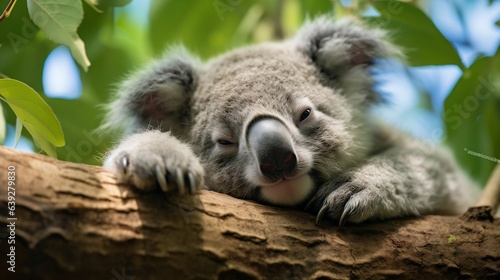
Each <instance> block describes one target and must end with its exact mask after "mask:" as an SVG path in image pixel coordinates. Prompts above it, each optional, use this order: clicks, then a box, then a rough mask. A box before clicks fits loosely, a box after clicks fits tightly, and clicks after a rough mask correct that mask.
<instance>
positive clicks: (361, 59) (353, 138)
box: [115, 18, 398, 205]
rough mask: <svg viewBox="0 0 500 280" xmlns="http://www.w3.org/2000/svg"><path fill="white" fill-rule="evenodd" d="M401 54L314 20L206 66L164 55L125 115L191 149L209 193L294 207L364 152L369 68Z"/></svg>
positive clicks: (372, 34) (344, 27)
mask: <svg viewBox="0 0 500 280" xmlns="http://www.w3.org/2000/svg"><path fill="white" fill-rule="evenodd" d="M397 53H398V52H397V50H396V49H394V48H393V47H392V46H391V45H390V44H388V43H387V42H386V41H385V39H384V33H383V32H382V31H380V30H367V29H364V28H362V27H360V26H357V25H353V24H352V23H350V22H338V23H333V22H331V21H330V20H328V19H326V18H318V19H316V20H314V21H312V22H309V23H307V24H306V25H305V26H304V27H303V28H302V29H301V30H300V31H299V32H298V34H297V35H296V37H295V38H294V39H292V40H289V41H285V42H278V43H266V44H260V45H256V46H250V47H246V48H242V49H237V50H235V51H232V52H230V53H227V54H224V55H222V56H220V57H216V58H214V59H212V60H210V61H208V62H207V63H205V64H201V63H200V62H199V61H198V60H196V59H193V58H191V57H190V56H189V55H187V54H186V53H183V54H182V55H178V54H177V55H176V54H170V55H169V56H168V58H165V59H164V60H162V61H159V62H156V63H155V64H153V65H152V66H150V67H149V68H148V70H144V71H143V73H142V74H140V75H137V76H136V77H137V78H135V79H133V80H132V81H129V82H128V83H130V84H129V85H127V88H131V87H132V88H135V89H136V90H139V89H140V91H141V94H140V95H136V99H137V100H129V101H126V102H125V103H123V104H122V105H123V106H122V107H123V108H129V107H133V106H135V107H134V108H129V111H128V112H125V113H122V115H123V116H130V115H133V116H134V117H135V118H134V120H135V121H136V122H137V123H138V124H139V125H142V126H146V125H155V126H158V127H159V128H161V129H165V130H170V131H172V132H173V134H174V135H176V136H177V137H179V138H181V139H184V140H186V141H189V142H190V143H191V145H192V147H193V149H194V151H195V153H196V154H197V155H198V156H199V157H200V159H201V161H202V164H203V166H204V167H205V173H206V174H207V176H206V178H205V182H206V184H207V186H208V187H209V188H210V189H213V190H216V191H219V192H224V193H228V194H231V195H233V196H236V197H242V198H253V199H259V200H263V201H267V202H271V203H274V204H279V205H296V204H299V203H301V202H303V201H304V200H306V199H307V198H308V197H309V196H310V195H312V194H313V193H314V191H315V190H316V189H317V188H318V187H319V186H320V185H321V183H322V182H324V181H325V180H332V179H335V177H336V176H339V175H340V174H341V173H342V171H343V170H345V169H346V168H348V167H349V166H351V165H353V164H355V163H356V162H357V161H359V160H361V159H362V158H363V157H364V156H365V155H366V153H368V152H369V146H370V137H369V134H370V131H369V129H368V128H367V126H366V123H367V120H366V115H365V111H366V109H367V106H369V105H370V104H371V103H373V102H376V100H377V98H376V95H375V94H374V93H373V92H372V90H371V86H372V83H373V82H372V79H371V76H370V70H369V68H370V66H372V65H373V60H374V59H375V58H379V57H387V56H390V55H394V54H397ZM152 76H154V77H156V78H155V79H153V80H152V79H151V77H152ZM127 102H128V103H127ZM130 104H135V105H133V106H132V105H130ZM115 106H116V105H115ZM122 111H123V110H122ZM131 112H134V113H131Z"/></svg>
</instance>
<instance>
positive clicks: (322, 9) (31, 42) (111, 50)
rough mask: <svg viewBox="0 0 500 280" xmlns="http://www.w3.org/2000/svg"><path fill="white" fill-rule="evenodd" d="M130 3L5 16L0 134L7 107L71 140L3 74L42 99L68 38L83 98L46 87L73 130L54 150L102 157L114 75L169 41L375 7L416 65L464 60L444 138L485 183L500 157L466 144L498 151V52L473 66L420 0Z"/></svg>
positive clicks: (277, 29)
mask: <svg viewBox="0 0 500 280" xmlns="http://www.w3.org/2000/svg"><path fill="white" fill-rule="evenodd" d="M136 1H138V0H136ZM130 2H131V0H114V1H111V0H108V1H106V0H86V1H84V2H82V1H78V0H73V1H69V0H26V1H17V4H16V5H15V7H14V9H13V10H12V13H11V14H10V17H8V18H6V19H4V20H3V21H1V22H0V40H1V42H0V43H1V44H2V45H1V47H0V61H1V64H0V73H2V74H4V75H7V76H8V77H10V78H12V79H10V80H0V95H1V96H3V101H6V102H7V104H8V105H9V106H3V107H0V110H1V109H3V114H0V140H1V138H2V134H4V131H5V126H4V123H5V121H4V120H3V118H2V117H1V116H2V115H4V116H5V120H6V122H7V123H8V124H11V125H15V123H16V116H17V118H19V119H20V120H21V121H22V122H23V125H24V126H25V127H26V128H27V131H23V135H24V136H26V137H30V138H31V137H32V138H33V139H35V141H36V142H37V143H38V144H39V146H41V147H42V149H43V150H44V151H45V152H46V153H49V154H50V153H51V152H50V150H51V149H50V148H48V147H47V143H51V145H55V146H60V145H61V144H62V143H64V142H61V141H62V139H61V138H59V137H60V136H62V133H61V134H59V132H60V131H59V130H60V128H59V127H58V126H57V125H56V123H55V122H54V121H53V120H52V121H50V122H49V121H48V120H45V118H52V117H51V116H52V113H51V112H50V113H49V111H46V112H47V113H46V116H45V115H44V114H40V113H41V111H40V112H36V111H33V110H32V109H30V108H28V107H22V106H21V107H22V109H23V112H24V113H25V114H26V113H28V112H29V113H30V114H29V115H30V116H31V117H33V118H36V119H37V121H27V119H26V115H25V116H24V117H23V116H22V114H21V115H20V111H19V109H15V108H11V107H12V104H11V103H9V98H7V97H6V95H7V94H6V92H5V91H4V90H3V88H2V85H4V83H6V82H8V83H16V84H17V85H19V86H21V87H22V88H24V89H23V90H20V91H15V92H14V93H12V92H11V95H9V96H11V97H12V96H17V97H21V96H22V97H23V98H34V99H33V100H35V99H36V97H35V96H34V95H33V94H31V93H32V92H31V89H30V90H28V88H29V87H27V86H26V85H30V87H31V88H32V89H33V90H34V91H36V92H40V93H43V92H44V88H43V86H42V79H41V78H42V71H43V68H44V63H45V59H46V58H47V56H48V54H49V53H50V52H51V51H52V50H53V49H54V48H55V47H56V46H57V44H63V45H66V46H68V48H69V49H70V50H71V53H72V55H73V57H74V59H75V61H76V62H78V64H79V65H80V67H81V69H82V70H83V71H80V79H81V81H82V84H83V92H82V95H81V97H80V98H79V99H76V100H67V99H61V98H49V97H47V96H45V95H44V94H42V95H41V96H42V98H43V99H44V100H45V102H46V103H47V104H48V105H49V106H50V107H51V108H52V110H53V111H54V113H55V115H56V116H58V117H59V119H60V122H61V126H62V131H64V135H65V138H66V146H64V147H60V148H58V149H57V155H58V157H59V158H61V159H63V160H70V161H77V162H85V163H91V164H98V163H99V158H98V156H99V155H100V154H102V153H103V152H105V151H106V150H107V149H109V147H110V145H111V143H112V142H111V141H112V139H113V138H114V137H113V136H112V135H107V134H104V133H100V134H95V133H93V132H92V131H93V130H94V129H95V128H96V127H97V126H98V125H99V123H100V120H101V118H102V116H103V114H102V113H103V112H102V111H101V110H100V109H99V106H100V105H102V104H103V103H105V102H106V101H107V100H108V99H109V93H110V92H112V91H113V87H114V84H115V83H117V82H119V81H120V80H121V78H122V77H123V76H124V75H125V74H127V73H128V72H130V71H132V70H134V69H136V68H138V67H140V66H141V65H143V64H144V63H146V62H147V61H149V60H150V59H151V58H153V57H155V56H159V55H160V54H161V53H162V52H163V50H164V48H165V46H168V45H172V44H177V43H183V44H185V45H186V46H187V47H188V48H189V49H191V50H192V51H193V52H195V53H198V54H200V56H201V57H202V58H207V57H209V56H212V55H215V54H218V53H222V52H224V51H226V50H228V49H231V48H234V47H238V46H241V45H245V44H249V43H254V42H260V41H267V40H273V39H281V38H286V37H288V36H291V35H292V34H293V32H294V31H295V30H296V29H297V28H298V27H299V26H300V25H301V24H302V23H303V22H304V20H306V18H307V16H310V17H313V16H314V15H317V14H323V13H331V14H332V15H334V16H335V17H340V16H355V17H360V16H359V15H361V14H362V12H363V11H365V10H366V9H367V8H368V7H370V6H372V7H375V8H376V9H377V10H378V11H379V12H380V15H379V16H377V17H367V18H364V20H365V21H368V22H369V23H370V24H372V25H378V26H380V27H382V28H385V29H388V30H389V31H390V33H391V35H392V38H393V39H394V41H395V43H397V44H398V45H400V46H402V47H403V49H404V50H405V52H406V54H407V57H408V60H407V63H408V64H409V65H410V66H426V65H449V64H454V65H457V66H458V67H460V69H462V71H463V75H462V77H461V78H460V79H459V81H458V82H457V83H456V85H455V87H454V89H453V90H452V92H451V94H450V95H449V97H448V99H447V100H446V102H445V106H444V110H443V112H444V114H443V121H444V123H445V126H446V132H447V135H446V138H445V139H446V140H447V142H448V143H449V144H450V145H451V147H452V149H453V150H454V151H455V153H456V155H457V157H458V159H459V160H460V162H461V164H462V165H463V166H464V167H465V168H466V169H467V170H468V171H469V172H470V173H471V174H472V175H473V176H475V177H476V178H477V179H478V180H480V181H481V182H484V181H485V180H486V178H487V176H488V174H489V173H490V172H491V170H492V168H493V167H494V165H495V162H493V161H488V160H485V159H483V158H479V157H473V156H470V155H469V154H468V153H464V149H469V150H471V151H475V152H480V153H482V154H485V155H488V156H490V157H494V158H497V159H500V147H499V146H498V143H500V129H498V124H497V122H498V120H500V113H499V112H500V95H499V92H500V88H499V87H500V85H499V84H498V83H495V81H498V80H500V77H499V76H500V52H497V54H496V55H495V56H493V57H481V58H478V59H477V60H476V61H475V62H474V63H473V64H472V65H471V66H470V67H468V68H467V67H466V66H465V65H464V63H463V62H462V60H461V59H460V56H459V55H458V53H457V50H456V49H455V47H454V46H453V45H452V44H451V43H450V42H449V41H448V40H447V39H446V38H445V37H444V36H443V35H442V34H441V32H440V31H439V30H438V29H437V28H436V26H435V25H434V23H433V22H432V21H431V20H430V19H429V18H428V17H427V15H426V14H425V13H424V12H423V11H422V10H421V9H420V8H419V7H418V6H416V5H414V4H410V3H406V2H399V1H369V0H358V1H351V2H352V4H351V6H342V5H341V4H340V1H338V0H333V1H328V0H322V1H319V0H317V1H307V0H296V1H294V0H289V1H284V0H283V1H282V0H273V1H264V0H262V1H242V0H215V1H173V0H170V1H162V0H152V3H151V7H150V10H149V15H148V21H147V23H146V25H141V24H139V23H138V22H137V20H136V19H135V18H134V17H132V16H131V15H130V13H124V12H122V10H123V9H120V8H117V7H121V6H125V7H127V5H129V4H130ZM413 2H417V1H413ZM90 63H92V65H91V66H90ZM19 81H22V82H23V83H21V82H19ZM24 83H25V84H24ZM23 91H24V92H26V91H29V92H30V94H26V93H23ZM12 94H13V95H12ZM37 96H38V95H37ZM40 104H41V103H40ZM460 108H462V109H460ZM44 110H45V109H44ZM0 113H2V111H0ZM34 131H35V132H34ZM28 132H29V133H28ZM54 135H57V137H56V136H54ZM52 137H56V138H52Z"/></svg>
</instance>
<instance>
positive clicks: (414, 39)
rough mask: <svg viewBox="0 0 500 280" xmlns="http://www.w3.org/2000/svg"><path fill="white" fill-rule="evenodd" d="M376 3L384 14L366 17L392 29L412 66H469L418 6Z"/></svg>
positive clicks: (374, 3) (387, 28)
mask: <svg viewBox="0 0 500 280" xmlns="http://www.w3.org/2000/svg"><path fill="white" fill-rule="evenodd" d="M373 6H375V8H377V10H378V11H379V12H380V13H381V16H379V17H375V18H373V17H371V18H366V20H367V21H368V22H369V23H370V24H373V25H378V26H379V27H381V28H383V29H386V30H389V32H390V34H391V35H392V36H391V37H392V39H393V41H394V43H396V44H397V45H399V46H401V47H403V51H404V52H405V53H406V55H407V57H408V63H409V64H410V65H412V66H424V65H447V64H455V65H458V66H459V67H460V68H462V69H465V66H464V65H463V63H462V60H461V59H460V56H459V55H458V53H457V51H456V50H455V48H454V47H453V45H452V44H451V43H450V42H449V41H448V40H447V39H446V38H445V37H444V36H443V34H442V33H441V32H440V31H439V30H438V29H437V27H436V26H435V25H434V23H433V22H432V20H431V19H430V18H429V17H428V16H427V15H426V14H425V13H424V12H423V11H422V10H420V9H419V8H418V7H416V6H414V5H412V4H409V3H405V2H400V1H373Z"/></svg>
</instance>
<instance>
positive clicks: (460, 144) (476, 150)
mask: <svg viewBox="0 0 500 280" xmlns="http://www.w3.org/2000/svg"><path fill="white" fill-rule="evenodd" d="M499 58H500V55H499V54H498V53H497V54H496V56H495V57H482V58H479V59H478V60H476V61H475V62H474V63H473V64H472V65H471V66H470V67H469V69H467V70H466V71H465V72H464V73H463V74H462V77H460V79H459V80H458V82H457V83H456V85H455V87H454V88H453V90H452V91H451V93H450V95H449V96H448V98H447V99H446V100H445V103H444V116H443V117H444V123H445V126H446V131H447V142H448V144H449V145H450V146H451V148H452V149H453V151H454V152H455V155H456V157H457V159H458V161H459V162H460V164H461V165H462V166H463V167H464V169H465V170H466V171H468V172H469V174H470V175H471V176H472V177H474V178H477V179H478V180H479V182H480V183H481V184H484V183H485V182H486V181H487V179H488V178H489V176H490V174H491V171H492V170H493V168H494V167H495V165H496V164H497V162H494V161H492V160H488V159H485V158H486V157H488V158H497V159H500V149H499V148H498V143H500V142H499V141H500V140H499V133H498V131H500V125H498V123H499V121H500V115H499V114H498V113H497V112H499V111H500V96H499V95H498V94H499V92H500V88H499V86H498V84H497V83H496V82H495V75H500V73H498V72H499V70H498V69H499V67H500V63H499V62H500V59H499ZM479 154H480V155H483V157H481V156H477V155H479Z"/></svg>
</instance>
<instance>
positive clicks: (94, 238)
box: [0, 148, 500, 280]
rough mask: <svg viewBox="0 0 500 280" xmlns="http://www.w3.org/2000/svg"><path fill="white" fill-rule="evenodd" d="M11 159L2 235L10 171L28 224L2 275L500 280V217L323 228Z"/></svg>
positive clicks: (257, 209)
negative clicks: (165, 194)
mask: <svg viewBox="0 0 500 280" xmlns="http://www.w3.org/2000/svg"><path fill="white" fill-rule="evenodd" d="M0 158H1V161H0V174H1V177H0V182H1V188H2V191H1V192H0V194H1V197H0V209H2V211H1V212H0V213H2V217H1V222H0V223H1V228H2V230H5V229H6V224H9V223H10V222H11V221H12V220H7V218H9V217H12V216H9V215H8V212H6V211H4V209H7V201H8V199H7V194H6V190H7V183H6V182H7V169H8V166H15V183H16V185H15V189H16V191H15V202H16V209H15V213H14V214H15V215H14V217H16V218H17V220H15V234H16V236H15V242H16V243H15V257H16V259H15V271H16V272H15V273H12V272H10V271H8V270H7V267H8V266H10V265H9V264H8V263H7V262H6V261H5V259H6V254H8V253H9V252H10V249H11V248H9V247H10V246H12V245H8V244H7V242H6V240H7V239H4V238H2V239H1V243H0V244H1V246H2V247H1V255H2V261H1V263H2V264H1V272H0V275H6V276H8V277H7V278H5V277H3V276H2V277H1V278H2V279H11V278H12V279H117V280H121V279H136V280H137V279H217V278H218V279H346V278H350V279H382V278H384V279H385V278H397V279H400V278H401V279H462V278H466V279H467V278H474V279H488V278H490V279H499V278H498V277H500V221H499V220H498V219H495V220H493V221H492V222H490V221H467V220H465V219H460V218H459V217H443V216H425V217H419V218H406V219H395V220H390V221H383V222H374V223H366V224H362V225H347V226H346V227H343V228H341V229H339V228H338V227H337V226H335V225H334V224H328V223H324V224H323V225H322V227H317V226H315V224H314V219H315V217H314V216H313V215H311V214H308V213H303V212H299V211H293V210H288V209H282V208H276V207H269V206H263V205H259V204H256V203H253V202H250V201H244V200H239V199H235V198H232V197H229V196H226V195H223V194H218V193H214V192H210V191H202V192H201V193H200V194H199V195H196V196H194V197H176V196H171V197H170V198H168V199H165V197H164V196H163V195H162V194H161V193H159V192H158V193H140V192H136V191H134V190H132V189H131V188H129V187H128V186H124V185H117V184H116V182H115V180H114V179H113V177H112V176H111V175H110V174H109V173H107V172H106V171H104V170H103V169H101V168H100V167H96V166H88V165H81V164H74V163H69V162H62V161H57V160H53V159H51V158H48V157H45V156H41V155H36V154H25V153H20V152H16V151H12V150H9V149H6V148H0ZM10 179H12V178H10ZM7 229H8V228H7ZM8 234H10V231H8V232H7V235H8ZM3 237H5V233H4V236H3Z"/></svg>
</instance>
